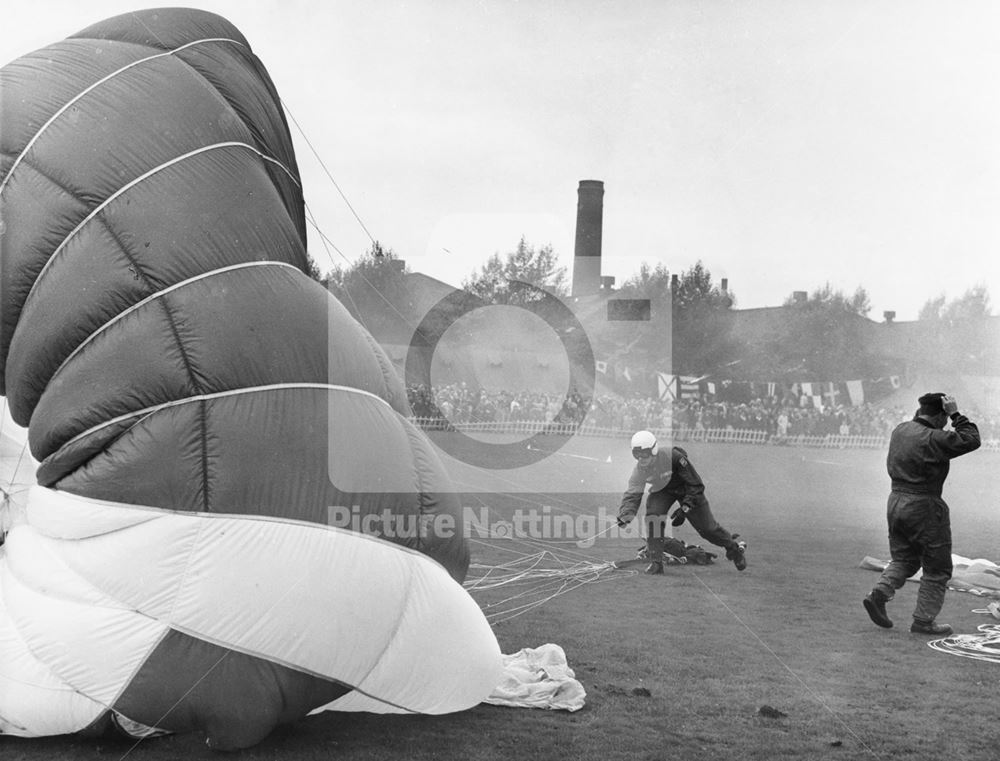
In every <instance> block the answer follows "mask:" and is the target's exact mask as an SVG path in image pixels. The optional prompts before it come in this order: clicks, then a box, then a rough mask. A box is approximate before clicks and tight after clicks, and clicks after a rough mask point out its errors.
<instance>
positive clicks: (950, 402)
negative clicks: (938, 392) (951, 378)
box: [941, 394, 958, 417]
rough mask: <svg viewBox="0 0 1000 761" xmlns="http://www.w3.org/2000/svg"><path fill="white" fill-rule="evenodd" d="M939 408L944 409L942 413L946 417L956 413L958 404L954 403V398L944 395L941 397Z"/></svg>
mask: <svg viewBox="0 0 1000 761" xmlns="http://www.w3.org/2000/svg"><path fill="white" fill-rule="evenodd" d="M941 406H942V407H944V412H945V414H946V415H948V417H951V416H952V415H954V414H955V413H956V412H958V402H956V401H955V397H953V396H952V395H951V394H945V395H944V396H943V397H941Z"/></svg>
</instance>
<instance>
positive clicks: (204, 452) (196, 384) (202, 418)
mask: <svg viewBox="0 0 1000 761" xmlns="http://www.w3.org/2000/svg"><path fill="white" fill-rule="evenodd" d="M155 303H157V304H159V305H160V307H161V308H162V311H163V315H164V317H166V318H167V325H168V327H169V329H170V335H171V336H173V339H174V345H175V346H176V347H177V351H178V352H179V353H180V356H181V362H182V364H183V365H184V373H185V375H187V380H188V383H189V384H190V385H191V388H193V389H194V390H195V391H197V392H198V394H199V395H202V394H204V391H205V389H204V388H203V387H202V384H201V382H200V381H199V380H198V376H197V374H196V373H195V368H194V363H193V362H192V360H191V355H190V353H189V352H188V349H187V347H186V346H185V344H184V339H183V338H182V337H181V333H180V330H179V329H178V327H177V320H176V319H175V318H174V313H173V310H172V309H171V308H170V304H169V303H168V302H167V300H166V299H165V298H163V299H157V301H156V302H155ZM205 405H206V403H205V401H204V400H202V402H201V404H200V412H199V414H198V424H199V428H200V430H201V436H200V437H199V438H200V444H201V501H202V505H203V507H204V509H205V511H206V512H210V511H211V507H210V506H209V499H210V494H209V479H208V424H207V420H206V416H207V410H206V408H205Z"/></svg>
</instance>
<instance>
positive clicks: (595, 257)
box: [573, 180, 604, 296]
mask: <svg viewBox="0 0 1000 761" xmlns="http://www.w3.org/2000/svg"><path fill="white" fill-rule="evenodd" d="M576 193H577V201H576V245H575V247H574V249H573V295H574V296H591V295H594V294H596V293H599V292H600V290H601V233H602V228H603V226H604V183H603V182H602V181H601V180H580V187H579V188H578V189H577V191H576Z"/></svg>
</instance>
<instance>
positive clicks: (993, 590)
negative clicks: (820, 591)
mask: <svg viewBox="0 0 1000 761" xmlns="http://www.w3.org/2000/svg"><path fill="white" fill-rule="evenodd" d="M951 562H952V565H953V566H954V571H953V572H952V576H951V580H950V581H949V582H948V588H949V589H954V590H955V591H958V592H969V593H970V594H974V595H978V596H980V597H1000V564H998V563H994V562H993V561H992V560H987V559H986V558H967V557H964V556H963V555H954V554H953V555H952V556H951ZM887 565H889V561H888V560H879V559H878V558H873V557H870V556H869V557H865V558H864V559H863V560H862V561H861V563H860V567H861V568H867V569H868V570H870V571H883V570H885V567H886V566H887ZM922 575H923V574H922V572H921V571H917V572H916V574H914V575H913V576H911V577H910V578H909V581H920V577H921V576H922Z"/></svg>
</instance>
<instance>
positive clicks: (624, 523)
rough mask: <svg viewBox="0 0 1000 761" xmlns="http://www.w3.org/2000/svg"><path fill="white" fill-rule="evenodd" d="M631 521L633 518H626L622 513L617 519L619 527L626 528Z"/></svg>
mask: <svg viewBox="0 0 1000 761" xmlns="http://www.w3.org/2000/svg"><path fill="white" fill-rule="evenodd" d="M631 521H632V519H631V518H625V517H622V516H621V515H619V516H618V517H617V518H616V519H615V523H617V524H618V528H625V527H626V526H627V525H628V524H629V523H630V522H631Z"/></svg>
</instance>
